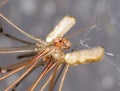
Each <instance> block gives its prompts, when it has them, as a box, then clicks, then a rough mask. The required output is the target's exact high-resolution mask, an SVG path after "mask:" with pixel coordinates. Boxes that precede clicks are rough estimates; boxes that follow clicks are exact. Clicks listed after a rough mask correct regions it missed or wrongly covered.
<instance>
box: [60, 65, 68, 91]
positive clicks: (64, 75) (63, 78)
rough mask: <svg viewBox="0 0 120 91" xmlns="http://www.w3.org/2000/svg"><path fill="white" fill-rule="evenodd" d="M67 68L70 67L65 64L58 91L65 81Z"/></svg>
mask: <svg viewBox="0 0 120 91" xmlns="http://www.w3.org/2000/svg"><path fill="white" fill-rule="evenodd" d="M69 67H70V65H68V64H66V67H65V70H64V72H63V77H62V79H61V82H60V86H59V89H58V91H62V87H63V83H64V80H65V77H66V74H67V71H68V69H69Z"/></svg>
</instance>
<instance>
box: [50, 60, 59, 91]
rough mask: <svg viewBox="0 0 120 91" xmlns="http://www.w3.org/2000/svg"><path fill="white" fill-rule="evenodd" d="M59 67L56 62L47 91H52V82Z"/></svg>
mask: <svg viewBox="0 0 120 91" xmlns="http://www.w3.org/2000/svg"><path fill="white" fill-rule="evenodd" d="M60 66H61V65H60V63H59V62H57V63H56V66H55V67H54V71H53V75H52V78H51V80H50V86H49V91H53V86H54V80H55V77H56V74H57V71H58V69H59V67H60Z"/></svg>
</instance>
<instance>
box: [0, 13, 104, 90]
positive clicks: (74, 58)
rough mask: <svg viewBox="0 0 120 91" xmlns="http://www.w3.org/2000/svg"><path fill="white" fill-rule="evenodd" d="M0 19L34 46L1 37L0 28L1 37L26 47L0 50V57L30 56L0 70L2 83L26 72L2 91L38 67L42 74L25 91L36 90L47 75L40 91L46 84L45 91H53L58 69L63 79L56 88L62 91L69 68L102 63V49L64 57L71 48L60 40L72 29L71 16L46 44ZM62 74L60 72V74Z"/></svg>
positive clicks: (80, 51) (72, 18) (66, 42)
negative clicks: (7, 54) (27, 38)
mask: <svg viewBox="0 0 120 91" xmlns="http://www.w3.org/2000/svg"><path fill="white" fill-rule="evenodd" d="M0 17H1V18H2V19H4V20H5V21H7V22H8V23H9V24H10V25H12V26H13V27H14V28H16V29H17V30H18V31H20V32H21V33H23V34H24V35H26V36H28V37H29V38H31V39H33V40H35V41H36V43H31V42H27V41H24V40H21V39H17V38H15V37H13V36H11V35H9V34H7V33H4V32H3V30H2V28H1V34H3V35H5V36H7V37H10V38H12V39H14V40H17V41H20V42H22V43H25V44H27V45H26V46H22V47H13V48H0V54H4V53H17V52H20V53H21V52H22V53H28V52H32V54H25V55H21V56H19V58H20V57H27V56H33V57H32V59H31V60H27V61H24V62H19V63H16V64H13V65H10V66H8V67H3V68H2V67H1V70H0V73H1V74H3V75H2V76H1V77H0V80H3V79H5V78H7V77H9V76H11V75H13V74H15V73H16V72H18V71H20V70H23V69H26V71H25V72H24V73H23V74H22V75H21V76H20V77H19V78H18V79H17V80H15V81H14V82H13V83H11V85H9V86H8V87H7V88H6V89H5V90H4V91H9V90H11V89H15V88H16V87H17V86H18V85H19V84H20V83H21V82H22V81H23V80H24V79H25V78H26V77H27V76H28V75H29V74H30V73H31V72H32V71H33V70H34V69H36V68H38V67H39V66H41V65H43V66H45V68H44V70H43V71H42V73H41V74H40V75H39V76H38V78H37V79H36V80H35V81H34V82H33V84H32V85H31V86H30V87H29V88H28V91H34V90H35V88H36V86H37V85H38V84H39V83H40V81H41V80H42V79H43V77H44V76H46V75H47V74H48V73H49V72H51V71H52V72H51V75H50V77H49V78H48V80H47V81H46V82H45V83H44V84H43V86H42V88H40V91H43V90H44V88H45V87H46V85H47V84H48V83H49V89H48V91H53V89H54V86H55V84H56V81H57V79H58V78H59V75H60V74H62V72H60V74H59V75H58V76H57V73H58V71H59V70H60V68H62V67H63V65H64V67H63V75H62V78H61V81H60V85H59V89H58V90H59V91H62V86H63V82H64V79H65V76H66V73H67V70H68V68H69V66H70V65H79V64H88V63H91V62H98V61H100V60H102V58H103V56H104V48H102V47H100V46H99V47H95V48H92V49H85V50H79V51H75V52H70V53H64V50H65V49H69V48H70V47H71V42H70V41H69V40H68V39H66V38H64V37H63V36H64V34H66V33H67V32H68V31H69V30H70V29H71V28H72V26H73V25H74V24H75V23H76V19H75V18H74V17H73V16H70V15H67V16H65V17H64V18H63V19H62V20H61V21H60V22H59V23H58V25H56V26H55V28H54V29H53V31H52V32H50V33H49V34H48V35H47V37H46V40H45V41H44V40H42V39H40V38H37V37H34V36H32V35H30V34H28V33H26V32H25V31H23V30H21V29H20V28H19V27H17V26H16V25H14V24H13V23H12V22H10V21H9V20H8V19H7V18H6V17H5V16H3V15H2V14H1V13H0ZM61 71H62V70H61Z"/></svg>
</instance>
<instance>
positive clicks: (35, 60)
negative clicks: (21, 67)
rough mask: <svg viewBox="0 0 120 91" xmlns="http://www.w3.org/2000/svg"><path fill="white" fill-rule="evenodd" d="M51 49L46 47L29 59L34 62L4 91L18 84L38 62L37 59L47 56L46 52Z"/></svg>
mask: <svg viewBox="0 0 120 91" xmlns="http://www.w3.org/2000/svg"><path fill="white" fill-rule="evenodd" d="M51 52H52V51H50V49H49V48H46V49H45V50H43V51H41V52H39V53H38V54H37V55H36V56H35V57H34V58H33V60H31V61H32V62H34V63H33V64H32V65H31V66H30V67H29V68H28V70H27V71H26V72H25V73H24V74H22V75H21V76H20V77H19V78H18V79H17V80H15V81H14V82H13V83H12V84H11V85H10V86H8V87H7V88H6V89H5V91H9V90H10V89H12V88H13V87H14V86H15V85H16V84H18V83H19V82H20V81H21V80H22V79H24V77H26V76H28V74H29V73H30V72H31V70H33V69H34V67H35V66H36V65H37V64H38V62H39V60H40V59H42V58H43V57H45V56H47V54H49V53H51Z"/></svg>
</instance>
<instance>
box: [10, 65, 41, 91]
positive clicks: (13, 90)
mask: <svg viewBox="0 0 120 91" xmlns="http://www.w3.org/2000/svg"><path fill="white" fill-rule="evenodd" d="M39 66H41V63H39V64H38V65H37V66H36V67H35V68H34V69H33V70H31V72H29V74H30V73H32V72H33V71H34V70H35V69H36V68H38V67H39ZM29 74H28V75H29ZM25 78H26V77H24V78H23V79H22V80H21V81H19V83H17V84H16V85H15V87H14V88H13V89H12V91H15V89H16V88H17V87H18V86H19V85H20V83H21V82H22V81H23V80H24V79H25Z"/></svg>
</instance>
